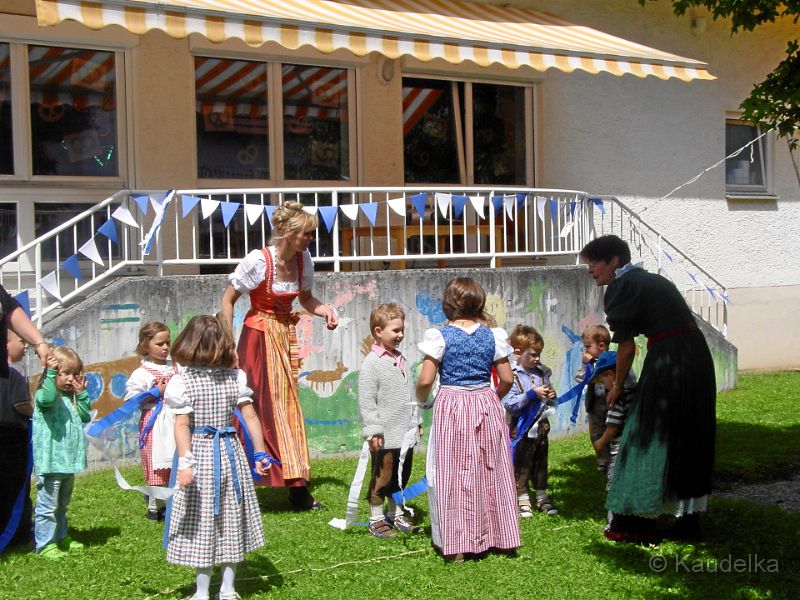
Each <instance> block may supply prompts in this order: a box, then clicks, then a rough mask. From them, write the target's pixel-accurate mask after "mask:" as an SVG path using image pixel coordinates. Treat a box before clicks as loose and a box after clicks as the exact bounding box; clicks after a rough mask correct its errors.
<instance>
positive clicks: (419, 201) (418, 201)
mask: <svg viewBox="0 0 800 600" xmlns="http://www.w3.org/2000/svg"><path fill="white" fill-rule="evenodd" d="M427 198H428V194H426V193H425V192H422V193H420V194H414V195H413V196H411V204H412V205H413V206H414V208H415V209H417V213H419V218H420V221H424V220H425V201H426V200H427Z"/></svg>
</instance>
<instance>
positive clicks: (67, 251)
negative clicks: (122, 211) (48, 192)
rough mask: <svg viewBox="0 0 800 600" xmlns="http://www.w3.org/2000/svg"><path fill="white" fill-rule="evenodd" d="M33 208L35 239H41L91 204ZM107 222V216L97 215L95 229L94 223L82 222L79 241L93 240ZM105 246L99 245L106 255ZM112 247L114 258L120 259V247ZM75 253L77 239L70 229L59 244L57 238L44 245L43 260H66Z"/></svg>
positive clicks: (50, 204) (45, 204) (38, 204)
mask: <svg viewBox="0 0 800 600" xmlns="http://www.w3.org/2000/svg"><path fill="white" fill-rule="evenodd" d="M33 206H34V231H33V233H34V236H35V237H39V236H41V235H44V234H46V233H48V232H50V231H52V230H53V229H55V228H56V227H58V226H59V225H61V224H62V223H64V222H66V221H68V220H70V219H71V218H73V217H77V216H78V215H79V214H81V213H82V212H83V211H85V210H87V209H88V208H90V207H91V204H86V203H82V202H72V203H71V202H59V203H55V202H36V203H35V204H34V205H33ZM112 212H113V209H112ZM105 222H106V218H105V214H97V215H96V217H95V221H94V229H92V223H90V222H89V221H88V220H83V221H81V222H80V223H79V225H78V228H77V239H79V240H87V239H89V238H91V237H92V236H93V235H94V234H95V232H96V231H97V230H98V229H99V228H100V227H102V226H103V225H104V224H105ZM56 245H57V246H58V253H56ZM105 246H106V244H98V247H99V248H100V252H101V253H104V251H103V248H104V247H105ZM110 246H111V251H112V252H113V256H114V257H116V258H118V257H119V256H120V254H119V246H118V245H116V244H111V245H110ZM75 251H76V248H75V239H74V238H73V235H72V229H68V230H67V231H66V232H65V233H62V234H60V235H59V236H58V243H57V244H56V238H51V239H50V240H49V241H48V242H47V243H45V244H43V245H42V258H43V259H45V260H56V258H58V260H64V259H66V258H69V257H70V256H72V255H73V254H74V253H75Z"/></svg>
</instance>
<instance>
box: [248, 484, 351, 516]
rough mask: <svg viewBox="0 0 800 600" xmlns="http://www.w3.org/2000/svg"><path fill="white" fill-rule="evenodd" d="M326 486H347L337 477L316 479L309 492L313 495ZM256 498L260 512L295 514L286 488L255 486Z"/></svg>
mask: <svg viewBox="0 0 800 600" xmlns="http://www.w3.org/2000/svg"><path fill="white" fill-rule="evenodd" d="M326 485H330V486H336V487H342V488H344V487H345V486H346V485H347V484H345V482H344V481H342V479H341V478H338V477H316V478H314V479H312V480H311V484H310V485H309V490H310V491H311V494H312V495H314V490H315V489H317V488H322V487H323V486H326ZM256 497H257V498H258V504H259V506H261V511H262V512H270V513H284V512H295V509H294V508H292V504H291V502H289V490H288V488H279V487H267V486H256ZM323 502H324V501H323ZM328 508H330V507H328ZM301 512H302V511H301Z"/></svg>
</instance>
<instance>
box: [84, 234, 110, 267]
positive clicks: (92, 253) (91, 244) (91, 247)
mask: <svg viewBox="0 0 800 600" xmlns="http://www.w3.org/2000/svg"><path fill="white" fill-rule="evenodd" d="M78 252H80V253H81V254H83V255H84V256H85V257H86V258H88V259H90V260H91V261H92V262H94V263H97V264H98V265H100V266H101V267H104V266H105V263H103V259H102V258H101V257H100V253H99V252H98V251H97V244H96V243H95V241H94V238H90V239H89V241H88V242H86V243H85V244H84V245H83V246H81V247H80V248H78Z"/></svg>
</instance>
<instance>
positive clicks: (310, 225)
mask: <svg viewBox="0 0 800 600" xmlns="http://www.w3.org/2000/svg"><path fill="white" fill-rule="evenodd" d="M316 228H317V217H316V215H311V214H309V213H307V212H306V211H305V210H304V209H303V205H302V204H301V203H300V202H296V201H289V202H284V203H283V204H281V205H280V206H279V207H277V208H276V209H275V212H274V213H272V237H271V238H270V244H273V245H275V244H277V243H278V242H280V241H281V240H282V239H284V238H286V237H290V236H293V235H296V234H298V233H300V232H302V231H309V230H311V229H316Z"/></svg>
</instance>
